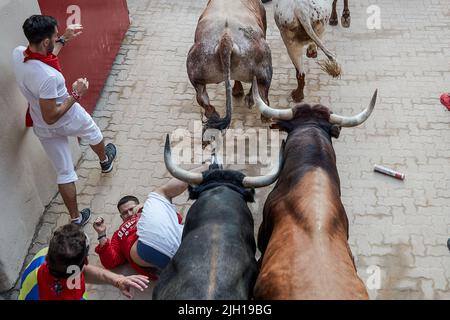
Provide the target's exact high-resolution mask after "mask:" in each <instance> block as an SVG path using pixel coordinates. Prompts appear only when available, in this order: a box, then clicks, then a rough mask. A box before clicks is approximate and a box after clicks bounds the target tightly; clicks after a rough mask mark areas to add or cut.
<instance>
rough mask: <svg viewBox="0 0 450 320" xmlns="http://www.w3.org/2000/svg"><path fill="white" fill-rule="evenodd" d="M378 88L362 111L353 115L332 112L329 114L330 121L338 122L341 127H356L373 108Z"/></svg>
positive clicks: (365, 118)
mask: <svg viewBox="0 0 450 320" xmlns="http://www.w3.org/2000/svg"><path fill="white" fill-rule="evenodd" d="M377 95H378V89H377V90H375V92H374V94H373V96H372V100H371V101H370V105H369V106H368V107H367V108H366V109H365V110H364V111H362V112H361V113H360V114H358V115H356V116H353V117H344V116H340V115H337V114H334V113H332V114H331V115H330V122H331V123H333V124H338V125H340V126H342V127H356V126H358V125H360V124H361V123H363V122H364V121H366V120H367V119H368V118H369V116H370V114H371V113H372V111H373V109H374V108H375V104H376V102H377Z"/></svg>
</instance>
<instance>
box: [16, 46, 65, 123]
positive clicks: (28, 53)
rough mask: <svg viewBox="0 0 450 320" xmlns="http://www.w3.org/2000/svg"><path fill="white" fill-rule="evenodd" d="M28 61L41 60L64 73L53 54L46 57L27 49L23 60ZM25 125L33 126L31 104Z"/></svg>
mask: <svg viewBox="0 0 450 320" xmlns="http://www.w3.org/2000/svg"><path fill="white" fill-rule="evenodd" d="M28 60H39V61H41V62H43V63H45V64H46V65H48V66H50V67H52V68H54V69H56V70H58V71H59V72H61V73H62V69H61V65H60V63H59V58H58V57H57V56H55V55H54V54H53V53H49V54H48V55H46V56H44V55H42V54H40V53H35V52H31V50H30V47H27V49H26V50H25V58H24V59H23V62H27V61H28ZM25 125H26V126H27V127H32V126H33V119H31V115H30V104H28V109H27V114H26V116H25Z"/></svg>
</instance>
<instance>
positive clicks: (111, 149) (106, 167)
mask: <svg viewBox="0 0 450 320" xmlns="http://www.w3.org/2000/svg"><path fill="white" fill-rule="evenodd" d="M105 153H106V156H107V157H108V161H106V162H100V166H101V167H102V172H103V173H108V172H111V170H112V169H113V162H114V159H115V158H116V154H117V149H116V146H115V145H113V144H112V143H108V144H107V145H106V147H105Z"/></svg>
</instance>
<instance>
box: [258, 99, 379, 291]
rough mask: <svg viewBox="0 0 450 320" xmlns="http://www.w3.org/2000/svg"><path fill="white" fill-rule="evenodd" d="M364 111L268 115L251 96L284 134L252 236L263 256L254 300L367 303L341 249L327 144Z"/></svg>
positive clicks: (343, 221) (342, 219)
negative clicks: (280, 161)
mask: <svg viewBox="0 0 450 320" xmlns="http://www.w3.org/2000/svg"><path fill="white" fill-rule="evenodd" d="M376 95H377V92H375V94H374V96H373V98H372V101H371V104H370V106H369V107H368V108H367V109H366V110H364V111H363V112H361V113H360V114H359V115H357V116H354V117H342V116H338V115H335V114H332V113H331V112H330V110H329V109H328V108H326V107H324V106H321V105H316V106H313V107H311V106H310V105H308V104H300V105H298V106H296V107H294V108H293V109H288V110H275V109H271V108H270V107H268V106H267V105H265V103H264V102H263V101H262V100H261V99H260V98H259V96H258V92H257V91H254V98H255V102H256V104H257V105H258V108H259V109H260V110H261V112H262V113H263V114H264V115H265V116H267V117H272V118H275V119H278V121H277V123H276V125H277V126H278V127H279V128H280V129H282V130H285V131H287V132H288V138H287V142H286V146H285V151H284V156H283V158H284V159H285V162H284V166H283V168H282V171H281V173H280V176H279V179H278V182H277V184H276V186H275V188H274V189H273V191H272V192H271V193H270V194H269V197H268V198H267V201H266V203H265V206H264V213H263V222H262V224H261V226H260V229H259V233H258V248H259V250H260V251H261V253H262V257H261V260H260V263H261V270H260V274H259V276H258V279H257V282H256V285H255V289H254V295H255V298H256V299H367V298H368V294H367V290H366V288H365V286H364V284H363V282H362V281H361V279H360V278H359V277H358V275H357V272H356V267H355V264H354V261H353V256H352V253H351V251H350V247H349V245H348V230H349V226H348V219H347V215H346V212H345V209H344V206H343V205H342V202H341V199H340V197H341V191H340V182H339V175H338V171H337V168H336V155H335V152H334V149H333V146H332V142H331V138H332V137H334V138H337V137H338V136H339V132H340V128H341V126H343V127H353V126H357V125H359V124H361V123H363V122H364V121H365V120H366V119H367V118H368V117H369V115H370V114H371V112H372V110H373V108H374V106H375V102H376Z"/></svg>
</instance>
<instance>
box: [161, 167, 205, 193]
mask: <svg viewBox="0 0 450 320" xmlns="http://www.w3.org/2000/svg"><path fill="white" fill-rule="evenodd" d="M208 168H209V164H204V165H202V166H200V167H198V168H195V169H192V170H191V172H203V171H206V170H208ZM187 188H188V184H187V183H186V182H183V181H181V180H178V179H176V178H172V179H170V180H169V182H167V183H166V184H164V185H162V186H161V187H159V188H157V189H156V190H155V191H154V192H156V193H158V194H160V195H162V196H163V197H165V198H166V199H167V200H169V201H172V199H173V198H175V197H177V196H179V195H180V194H182V193H183V192H184V191H186V189H187Z"/></svg>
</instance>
